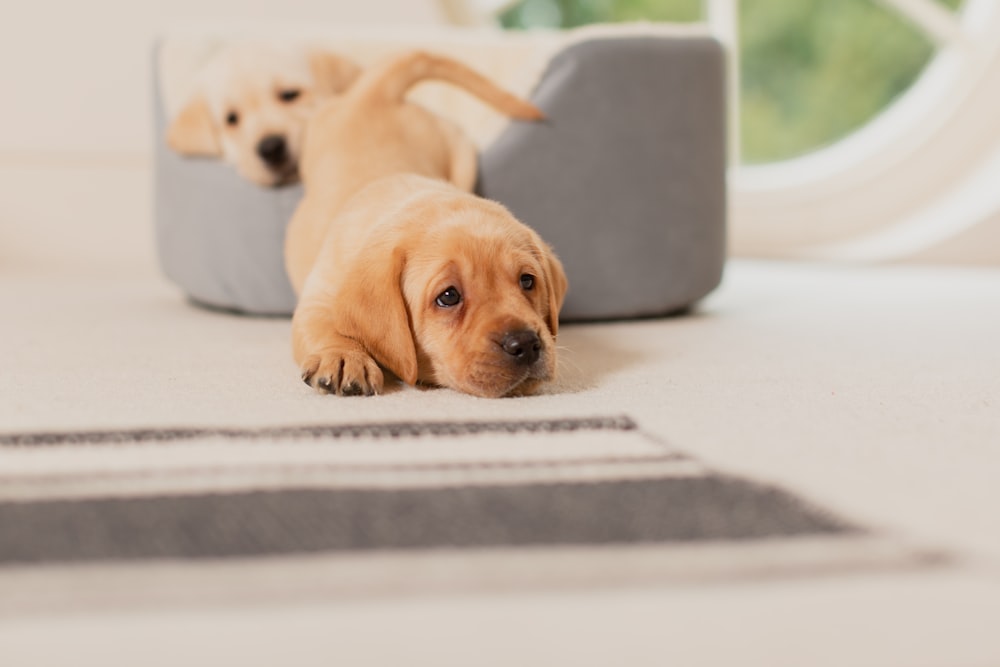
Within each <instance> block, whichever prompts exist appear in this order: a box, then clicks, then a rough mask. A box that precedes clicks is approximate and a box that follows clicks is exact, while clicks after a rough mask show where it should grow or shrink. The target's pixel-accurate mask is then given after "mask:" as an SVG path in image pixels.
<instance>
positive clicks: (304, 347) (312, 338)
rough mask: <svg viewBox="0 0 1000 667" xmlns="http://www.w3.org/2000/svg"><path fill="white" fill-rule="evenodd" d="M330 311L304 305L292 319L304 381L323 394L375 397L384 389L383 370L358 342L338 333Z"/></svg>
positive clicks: (293, 340)
mask: <svg viewBox="0 0 1000 667" xmlns="http://www.w3.org/2000/svg"><path fill="white" fill-rule="evenodd" d="M331 319H332V318H331V314H330V313H329V312H328V310H327V309H325V308H323V306H320V305H309V304H303V305H300V306H299V308H297V309H296V310H295V315H294V317H293V318H292V348H293V354H294V357H295V362H296V363H297V364H298V365H299V369H300V370H301V371H302V381H303V382H305V383H306V384H307V385H309V386H310V387H312V388H313V389H315V390H316V391H318V392H320V393H321V394H337V395H338V396H360V395H363V396H372V395H374V394H378V393H381V392H382V387H383V383H384V378H383V375H382V370H381V369H380V368H379V366H378V364H377V363H376V362H375V360H374V359H373V358H372V357H371V355H370V354H368V352H367V351H366V350H365V349H364V348H363V347H362V346H361V345H360V344H359V343H358V342H357V341H356V340H353V339H351V338H349V337H347V336H344V335H342V334H341V333H338V332H337V330H336V328H335V324H336V323H335V322H333V321H331Z"/></svg>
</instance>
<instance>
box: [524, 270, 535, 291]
mask: <svg viewBox="0 0 1000 667" xmlns="http://www.w3.org/2000/svg"><path fill="white" fill-rule="evenodd" d="M521 289H523V290H525V291H530V290H533V289H535V276H533V275H531V274H530V273H524V274H522V275H521Z"/></svg>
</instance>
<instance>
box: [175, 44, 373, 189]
mask: <svg viewBox="0 0 1000 667" xmlns="http://www.w3.org/2000/svg"><path fill="white" fill-rule="evenodd" d="M360 72H361V70H360V68H359V67H358V66H357V65H355V64H354V63H353V62H351V61H350V60H348V59H347V58H344V57H342V56H340V55H337V54H336V53H331V52H329V51H324V50H319V49H309V48H305V47H300V46H294V45H277V44H266V43H240V44H235V45H233V46H230V47H228V48H226V49H224V50H223V51H222V52H220V53H219V54H218V55H217V56H216V57H215V58H213V59H212V60H211V61H210V62H209V63H208V64H207V65H206V66H205V68H204V69H203V70H202V71H201V72H200V73H199V76H198V78H197V82H196V85H195V88H194V91H193V93H192V94H191V96H190V97H189V98H188V99H187V100H186V102H185V104H184V106H183V107H182V108H181V109H180V111H179V112H178V113H177V114H176V115H175V116H174V118H173V119H172V121H171V123H170V126H169V128H168V130H167V144H168V145H169V146H170V147H171V148H172V149H174V150H175V151H177V152H178V153H181V154H182V155H192V156H202V157H219V158H222V159H223V160H225V161H226V162H228V163H230V164H232V165H233V166H235V167H236V169H237V171H239V173H240V174H241V175H243V176H244V177H245V178H247V179H249V180H250V181H253V182H254V183H257V184H258V185H263V186H276V185H283V184H285V183H289V182H292V181H295V180H297V179H298V164H299V157H300V155H301V148H302V135H303V131H304V129H305V125H306V121H308V119H309V117H310V116H311V115H312V114H313V112H314V111H315V110H316V108H317V107H318V105H319V104H320V103H321V102H323V101H324V100H326V99H327V98H329V97H330V96H333V95H337V94H340V93H342V92H343V91H344V90H345V89H347V87H348V86H350V85H351V83H352V82H353V81H354V79H355V78H357V76H358V74H359V73H360Z"/></svg>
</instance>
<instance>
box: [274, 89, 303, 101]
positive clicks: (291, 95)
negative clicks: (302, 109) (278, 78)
mask: <svg viewBox="0 0 1000 667" xmlns="http://www.w3.org/2000/svg"><path fill="white" fill-rule="evenodd" d="M301 94H302V91H301V90H298V89H296V88H289V89H288V90H283V91H281V92H280V93H278V99H279V100H281V101H282V102H294V101H295V100H297V99H298V97H299V95H301Z"/></svg>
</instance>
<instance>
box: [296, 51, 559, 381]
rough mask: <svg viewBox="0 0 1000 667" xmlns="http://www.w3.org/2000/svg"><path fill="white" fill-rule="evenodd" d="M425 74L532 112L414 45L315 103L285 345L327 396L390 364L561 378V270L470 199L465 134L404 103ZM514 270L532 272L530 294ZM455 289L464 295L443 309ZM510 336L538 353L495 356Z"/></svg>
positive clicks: (503, 217) (400, 369) (515, 227)
mask: <svg viewBox="0 0 1000 667" xmlns="http://www.w3.org/2000/svg"><path fill="white" fill-rule="evenodd" d="M424 78H438V79H444V80H446V81H450V82H453V83H456V84H458V85H460V86H462V87H464V88H466V89H468V90H470V91H471V92H473V93H474V94H476V95H478V96H479V97H481V98H482V99H484V100H485V101H487V102H489V103H491V104H493V105H494V106H496V107H497V108H498V109H500V110H501V111H504V112H506V113H508V114H510V115H513V116H516V117H519V118H526V119H534V118H539V117H541V114H540V112H539V111H538V110H537V109H535V108H534V107H533V106H531V105H530V104H528V103H527V102H524V101H523V100H520V99H519V98H516V97H514V96H512V95H510V94H509V93H506V92H505V91H502V90H500V89H499V88H497V87H496V86H495V85H494V84H492V83H491V82H490V81H489V80H487V79H485V78H483V77H482V76H480V75H478V74H477V73H475V72H473V71H472V70H469V69H468V68H466V67H465V66H463V65H461V64H460V63H457V62H455V61H452V60H449V59H447V58H442V57H438V56H433V55H430V54H426V53H420V52H416V53H410V54H406V55H404V56H401V57H398V58H396V59H394V60H392V61H390V62H389V63H387V64H385V65H383V66H381V67H377V68H374V69H372V70H370V71H368V72H366V73H365V74H363V75H362V76H361V78H359V79H358V81H357V82H356V83H355V84H354V86H352V88H351V89H350V90H349V91H348V92H347V93H346V94H344V95H343V96H342V97H339V98H337V99H336V100H333V101H331V102H329V103H328V104H326V105H324V106H323V108H322V109H320V110H319V111H318V112H317V113H316V115H315V116H314V118H313V119H312V121H311V122H310V124H309V128H308V136H309V139H308V141H307V142H306V147H305V152H304V155H303V159H302V174H303V180H304V183H305V191H306V196H305V198H304V199H303V201H302V203H301V204H300V206H299V208H298V210H297V211H296V213H295V215H294V217H293V219H292V221H291V223H290V225H289V230H288V236H287V242H286V260H287V266H288V272H289V276H290V278H291V280H292V284H293V286H294V287H295V289H296V292H297V293H298V294H299V304H298V307H297V308H296V311H295V315H294V317H293V320H292V339H293V340H292V343H293V354H294V357H295V360H296V362H297V363H298V364H299V366H300V368H301V370H302V376H303V379H304V380H305V381H306V382H307V383H308V384H310V385H311V386H313V387H315V388H316V389H318V390H319V391H322V392H331V393H337V394H352V393H361V394H371V393H378V392H380V391H381V390H382V388H383V382H384V379H383V372H382V370H383V369H388V370H389V371H391V372H392V373H393V374H394V375H396V376H397V377H399V378H400V379H402V380H403V381H404V382H406V383H408V384H416V383H417V382H421V383H425V384H433V385H443V386H448V387H452V388H455V389H458V390H461V391H465V392H468V393H471V394H475V395H479V396H491V397H492V396H505V395H510V394H515V393H517V394H520V393H528V392H530V391H532V390H534V389H535V388H536V387H537V386H538V385H539V384H540V383H541V382H544V381H545V380H548V379H551V378H552V377H553V375H554V373H555V366H556V351H555V335H556V333H557V330H558V313H559V309H560V308H561V306H562V301H563V297H564V295H565V292H566V278H565V275H564V273H563V269H562V265H561V264H560V263H559V260H558V259H557V258H556V257H555V255H554V254H553V253H552V251H551V249H550V248H549V247H548V246H547V245H546V244H545V243H544V242H543V241H542V240H541V239H540V238H539V237H538V235H537V234H536V233H535V232H533V231H532V230H531V229H529V228H528V227H526V226H525V225H523V224H521V223H520V222H518V221H517V220H516V219H515V218H514V217H513V216H512V215H511V214H510V213H509V212H508V211H507V210H506V209H505V208H503V207H502V206H501V205H499V204H497V203H495V202H490V201H486V200H484V199H480V198H478V197H475V196H474V195H472V194H470V190H471V188H472V185H473V183H474V182H475V175H476V174H475V149H474V147H473V146H472V144H471V143H470V142H469V141H468V139H466V138H465V136H464V135H462V134H461V132H460V131H458V130H457V129H456V128H455V127H454V126H452V125H451V124H449V123H447V122H445V121H444V120H443V119H441V118H438V117H437V116H435V115H433V114H431V113H430V112H428V111H426V110H425V109H423V108H421V107H419V106H417V105H414V104H410V103H406V102H405V101H403V97H404V96H405V94H406V91H407V90H408V88H409V87H410V86H412V85H413V84H415V83H417V82H418V81H420V80H422V79H424ZM522 276H532V277H533V278H534V285H533V287H532V288H530V289H524V288H522V286H521V279H522ZM449 288H453V289H456V290H458V292H460V293H461V295H462V301H461V303H460V304H458V305H456V306H454V307H450V308H445V307H441V306H439V305H438V304H437V303H436V299H437V297H438V296H439V295H441V294H442V293H443V292H444V291H445V290H447V289H449ZM516 332H532V333H534V334H536V335H537V342H538V346H539V347H540V349H541V352H540V355H539V358H538V361H537V362H535V363H532V364H529V365H525V364H518V363H515V362H514V359H513V357H512V356H511V355H510V354H508V353H506V352H504V350H503V348H502V347H501V345H502V342H503V341H504V339H505V338H504V337H505V336H507V335H508V334H511V333H516Z"/></svg>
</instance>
